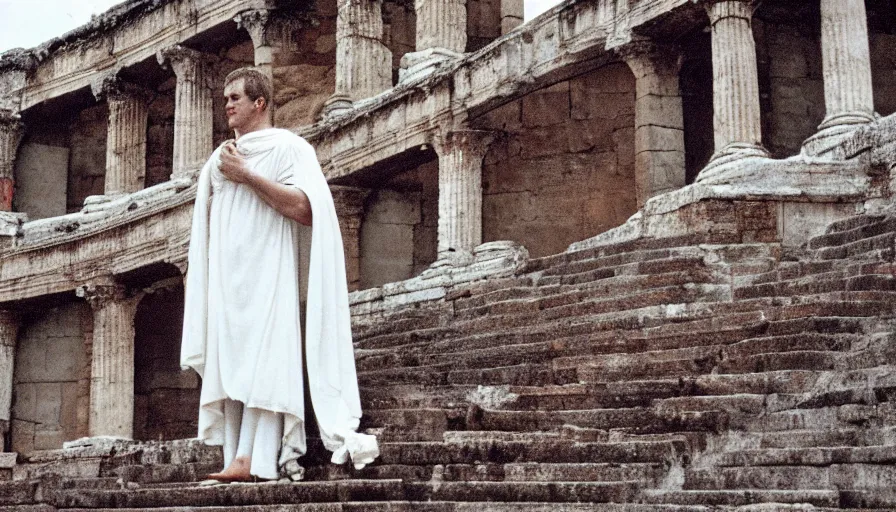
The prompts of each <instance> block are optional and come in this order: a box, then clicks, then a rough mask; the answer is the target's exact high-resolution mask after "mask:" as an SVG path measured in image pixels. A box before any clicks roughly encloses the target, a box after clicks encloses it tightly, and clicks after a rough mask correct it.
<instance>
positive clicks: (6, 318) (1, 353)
mask: <svg viewBox="0 0 896 512" xmlns="http://www.w3.org/2000/svg"><path fill="white" fill-rule="evenodd" d="M18 335H19V315H18V314H16V313H14V312H12V311H5V310H0V439H2V438H3V436H4V435H6V433H7V432H9V424H10V421H12V392H13V389H12V386H13V372H14V369H15V358H16V339H17V337H18ZM2 448H3V447H2V446H0V451H3V450H2Z"/></svg>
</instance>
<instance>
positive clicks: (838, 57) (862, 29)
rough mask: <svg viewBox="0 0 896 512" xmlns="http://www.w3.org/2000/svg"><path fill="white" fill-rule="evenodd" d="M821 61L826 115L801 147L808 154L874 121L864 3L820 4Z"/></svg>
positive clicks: (824, 1)
mask: <svg viewBox="0 0 896 512" xmlns="http://www.w3.org/2000/svg"><path fill="white" fill-rule="evenodd" d="M821 59H822V69H823V71H824V99H825V107H826V109H827V115H826V117H825V119H824V121H823V122H822V123H821V126H819V127H818V129H819V133H818V134H817V135H815V136H813V137H811V138H810V139H809V140H807V141H806V144H805V145H804V148H805V150H806V152H807V153H809V154H821V153H824V152H825V150H826V149H828V148H829V147H831V146H832V145H835V144H836V143H837V142H838V141H839V140H840V138H841V137H840V136H842V135H844V134H846V133H849V132H850V131H852V130H853V129H854V128H855V127H856V126H857V125H862V124H865V123H869V122H871V121H873V120H874V91H873V89H872V85H871V52H870V50H869V47H868V21H867V15H866V12H865V0H821Z"/></svg>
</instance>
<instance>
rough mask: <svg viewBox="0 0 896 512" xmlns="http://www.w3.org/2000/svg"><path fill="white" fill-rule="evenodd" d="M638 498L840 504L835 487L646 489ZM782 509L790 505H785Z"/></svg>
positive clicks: (700, 502) (737, 503) (678, 502)
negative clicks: (828, 488) (707, 489)
mask: <svg viewBox="0 0 896 512" xmlns="http://www.w3.org/2000/svg"><path fill="white" fill-rule="evenodd" d="M641 499H642V502H643V503H655V504H659V503H662V504H670V505H671V504H674V505H704V506H719V505H727V506H737V507H741V506H745V505H755V504H759V503H767V504H776V505H786V504H804V505H813V506H816V507H839V505H840V494H839V492H837V491H835V490H785V491H781V490H767V489H762V490H759V489H738V490H711V491H704V490H701V491H695V490H688V491H659V490H647V491H644V492H643V494H642V498H641ZM786 510H790V509H789V508H787V509H786Z"/></svg>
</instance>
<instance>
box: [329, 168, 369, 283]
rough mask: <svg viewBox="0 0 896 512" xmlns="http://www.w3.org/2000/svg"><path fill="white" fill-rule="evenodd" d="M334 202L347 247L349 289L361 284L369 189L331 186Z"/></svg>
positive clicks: (343, 239)
mask: <svg viewBox="0 0 896 512" xmlns="http://www.w3.org/2000/svg"><path fill="white" fill-rule="evenodd" d="M330 190H331V191H332V192H333V202H334V203H335V205H336V216H337V217H338V218H339V231H340V232H341V233H342V245H343V247H344V249H345V273H346V277H347V281H348V289H349V291H354V290H357V289H358V288H359V286H360V285H361V221H362V220H363V216H364V198H365V197H367V194H368V192H369V191H368V190H365V189H361V188H354V187H343V186H338V185H332V186H330Z"/></svg>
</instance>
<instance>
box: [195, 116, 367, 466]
mask: <svg viewBox="0 0 896 512" xmlns="http://www.w3.org/2000/svg"><path fill="white" fill-rule="evenodd" d="M237 149H238V150H239V151H240V153H242V154H243V155H244V156H245V157H246V159H247V162H248V166H249V168H250V169H252V170H253V171H254V172H257V173H260V174H262V175H263V176H265V177H267V178H269V179H271V180H274V181H277V182H279V183H283V184H287V185H291V186H295V187H297V188H299V189H301V190H302V191H303V192H304V193H305V194H306V195H307V196H308V199H309V202H310V203H311V209H312V214H313V221H312V237H311V251H310V252H311V254H310V264H309V276H308V290H307V292H308V293H307V301H306V304H307V311H306V326H305V356H306V358H307V366H308V379H309V383H308V385H309V389H310V392H311V393H310V394H311V400H312V403H313V405H314V410H315V414H316V418H317V421H318V424H319V427H320V431H321V437H322V438H323V442H324V445H325V446H326V448H327V449H328V450H330V451H333V452H335V453H334V457H333V461H334V462H341V461H342V460H344V459H345V458H346V455H348V456H350V457H351V458H352V459H353V461H354V462H355V464H356V466H363V465H364V464H366V463H369V462H371V461H372V460H373V458H375V457H376V456H377V455H378V454H379V451H378V447H377V444H376V439H375V438H374V437H373V436H368V435H363V434H358V433H356V430H357V428H358V424H359V421H360V418H361V402H360V397H359V394H358V380H357V375H356V372H355V360H354V352H353V348H352V340H351V323H350V317H349V306H348V288H347V285H346V275H345V256H344V253H343V247H342V237H341V235H340V231H339V223H338V220H337V218H336V210H335V207H334V205H333V198H332V196H331V194H330V189H329V187H328V186H327V182H326V180H325V178H324V176H323V172H322V171H321V168H320V164H319V163H318V161H317V157H316V155H315V153H314V148H313V147H312V146H311V145H310V144H308V143H307V142H306V141H305V140H304V139H302V138H301V137H299V136H297V135H295V134H293V133H291V132H289V131H286V130H281V129H276V128H270V129H266V130H260V131H257V132H251V133H248V134H246V135H244V136H242V137H240V139H239V140H238V141H237ZM220 152H221V148H218V149H217V150H215V152H214V153H213V154H212V157H211V158H210V159H209V161H208V162H207V163H206V164H205V166H204V167H203V169H202V172H201V174H200V176H199V183H198V189H197V195H196V204H195V210H194V213H193V225H192V233H191V238H190V249H189V267H188V272H187V284H186V300H185V311H184V329H183V341H182V346H181V365H182V366H185V367H190V368H193V369H195V370H196V371H197V372H198V373H199V375H200V376H202V379H203V381H202V393H201V397H200V411H199V437H200V438H201V439H204V440H205V441H206V442H207V443H208V444H223V437H224V414H223V401H224V400H225V399H232V400H238V401H240V402H242V403H243V404H245V405H246V406H247V407H254V408H258V409H265V410H268V411H274V412H280V413H283V414H284V428H283V439H282V446H281V452H280V461H279V462H280V464H284V463H286V462H287V461H289V460H291V459H294V458H297V457H298V456H300V455H301V454H303V453H305V451H306V446H305V435H304V428H305V426H304V423H303V418H304V403H303V397H304V393H303V382H302V356H303V354H302V342H301V339H302V338H301V326H300V325H299V258H298V232H297V225H296V224H295V222H293V221H291V220H289V219H287V218H285V217H283V216H282V215H280V214H279V213H278V212H277V211H276V210H274V209H273V208H272V207H270V206H268V205H267V204H266V203H264V202H263V201H262V200H261V199H260V198H259V197H258V196H257V195H256V194H255V193H254V192H253V191H252V190H251V189H250V188H249V187H248V186H247V185H242V184H237V183H233V182H231V181H228V180H226V179H225V178H224V177H223V176H222V174H221V172H220V170H219V168H218V165H219V162H220V160H219V157H220Z"/></svg>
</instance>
